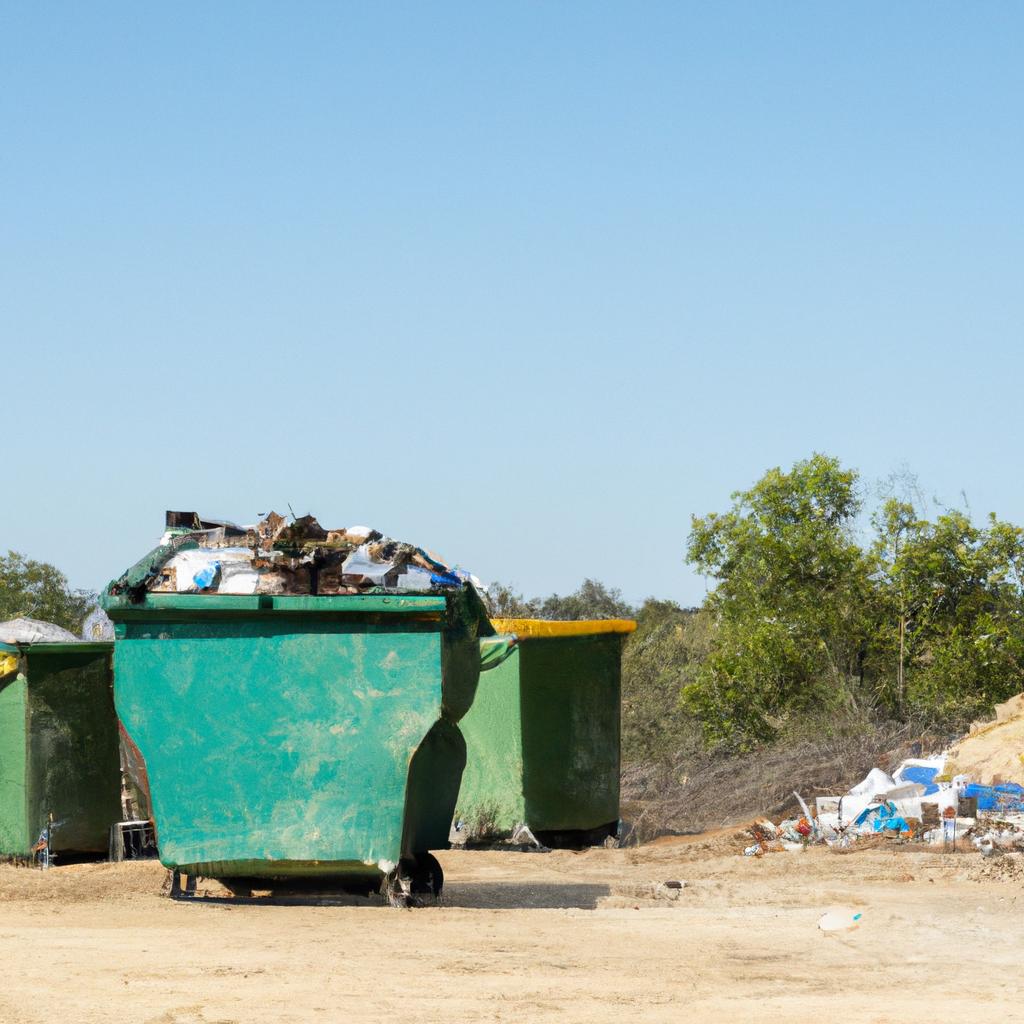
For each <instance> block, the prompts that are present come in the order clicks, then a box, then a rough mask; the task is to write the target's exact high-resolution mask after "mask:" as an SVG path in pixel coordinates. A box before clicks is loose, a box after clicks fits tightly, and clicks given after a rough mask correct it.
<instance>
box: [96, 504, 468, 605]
mask: <svg viewBox="0 0 1024 1024" xmlns="http://www.w3.org/2000/svg"><path fill="white" fill-rule="evenodd" d="M464 586H473V587H475V588H476V589H478V590H482V589H483V587H482V585H481V584H480V581H479V580H477V579H476V577H475V576H473V575H471V574H470V573H468V572H465V571H464V570H462V569H460V568H458V567H453V566H450V565H448V564H447V563H446V562H444V561H443V560H442V559H441V558H439V557H438V556H437V555H435V554H433V553H432V552H430V551H428V550H426V549H425V548H421V547H418V546H417V545H415V544H408V543H405V542H402V541H397V540H394V539H392V538H390V537H386V536H385V535H384V534H382V533H381V532H380V531H379V530H374V529H371V528H370V527H367V526H350V527H347V528H344V529H325V528H324V527H322V526H321V525H320V524H319V523H318V522H317V520H316V519H315V518H314V517H313V516H309V515H307V516H302V517H295V516H292V517H291V519H288V518H286V517H285V516H282V515H278V514H277V513H276V512H271V513H269V514H268V515H267V516H265V517H264V518H263V519H262V520H260V522H258V523H256V524H255V525H253V526H238V525H236V524H234V523H229V522H223V521H220V520H210V519H203V518H201V517H200V516H199V515H197V514H196V513H195V512H168V513H167V520H166V532H165V533H164V535H163V537H162V538H161V540H160V544H159V546H158V547H157V548H156V549H154V550H153V551H151V552H150V553H149V554H148V555H147V556H146V557H145V558H143V559H142V560H141V561H140V562H138V563H137V564H136V565H134V566H133V567H132V568H131V569H129V570H128V571H127V572H126V573H124V575H123V576H121V577H120V578H119V579H118V580H115V581H114V583H113V584H112V585H111V593H113V594H123V593H127V594H138V595H141V594H142V593H145V592H149V593H178V594H182V593H185V594H242V595H244V594H290V595H331V594H360V593H366V592H379V591H386V592H392V591H400V592H409V593H432V592H437V591H438V590H445V589H453V588H460V587H464Z"/></svg>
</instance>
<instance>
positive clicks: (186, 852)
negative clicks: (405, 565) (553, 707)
mask: <svg viewBox="0 0 1024 1024" xmlns="http://www.w3.org/2000/svg"><path fill="white" fill-rule="evenodd" d="M117 589H118V588H117V586H116V585H112V588H111V589H110V590H108V593H107V595H106V596H105V598H104V607H105V608H106V609H107V611H108V614H109V615H110V617H111V618H112V619H113V620H114V623H115V630H116V638H117V639H116V642H115V656H114V665H115V680H116V682H115V697H116V704H117V709H118V713H119V714H120V717H121V720H122V722H123V724H124V726H125V728H126V729H127V731H128V733H129V734H130V736H131V738H132V740H133V741H134V742H135V743H136V745H137V746H138V748H139V750H140V751H141V752H142V754H143V756H144V757H145V760H146V765H147V770H148V775H149V783H150V791H151V797H152V808H153V817H154V820H155V823H156V828H157V838H158V843H159V849H160V858H161V860H162V861H163V863H164V864H165V865H166V866H168V867H171V868H175V869H178V870H179V871H181V872H182V873H186V874H191V875H201V876H206V877H213V878H222V879H229V880H230V879H250V880H251V879H253V878H271V879H283V880H294V879H298V878H309V877H310V876H318V877H321V878H323V877H324V876H331V877H333V878H336V879H340V880H344V879H346V878H348V879H353V878H354V876H362V877H365V876H367V875H371V876H375V877H377V878H380V877H381V876H390V882H391V884H395V885H397V884H404V885H406V886H408V884H409V883H408V882H407V881H403V878H402V877H400V876H402V875H403V873H405V876H406V877H407V876H409V875H411V876H412V879H413V882H416V880H417V878H418V879H419V882H420V883H421V884H423V885H427V886H430V887H432V889H433V891H435V892H436V891H437V890H438V889H439V886H440V879H439V878H438V877H436V874H430V873H431V872H434V873H436V872H439V868H438V867H437V865H436V861H434V859H433V858H432V857H430V856H429V854H428V851H430V850H435V849H439V848H445V847H447V845H448V835H449V829H450V824H451V820H452V813H453V811H454V808H455V800H456V796H457V793H458V788H459V782H460V778H461V775H462V769H463V766H464V763H465V743H464V741H463V738H462V735H461V733H460V731H459V727H458V724H457V723H458V722H459V720H460V719H461V718H462V717H463V715H464V714H465V712H466V710H467V709H468V708H469V706H470V704H471V703H472V700H473V696H474V693H475V691H476V689H477V680H478V677H479V673H480V668H481V644H482V643H483V644H487V643H488V641H482V640H481V638H480V634H483V633H487V634H493V629H492V628H491V627H490V624H489V623H488V622H487V619H486V616H483V615H482V613H481V611H480V606H479V599H478V598H477V597H476V595H475V592H473V591H472V590H470V589H465V590H454V591H449V592H447V593H438V594H411V595H402V594H383V593H375V594H348V595H335V596H289V595H270V594H254V595H251V596H239V595H218V594H184V593H176V594H171V593H148V592H142V591H140V590H139V589H138V588H136V589H135V590H134V591H131V590H125V591H122V592H121V593H117ZM492 643H493V642H492ZM487 657H488V658H491V657H493V651H490V652H488V655H487ZM425 865H426V867H425ZM424 871H426V872H427V873H428V875H429V877H427V878H426V879H424V878H423V872H424ZM417 872H419V875H417ZM396 891H397V890H396Z"/></svg>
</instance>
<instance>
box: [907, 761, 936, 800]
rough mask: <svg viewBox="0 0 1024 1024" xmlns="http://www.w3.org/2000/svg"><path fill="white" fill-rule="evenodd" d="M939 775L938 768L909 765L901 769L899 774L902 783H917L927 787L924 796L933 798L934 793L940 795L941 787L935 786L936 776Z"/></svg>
mask: <svg viewBox="0 0 1024 1024" xmlns="http://www.w3.org/2000/svg"><path fill="white" fill-rule="evenodd" d="M938 774H939V770H938V768H925V767H923V766H921V765H907V766H906V767H905V768H901V769H900V772H899V775H900V782H901V783H903V782H916V783H918V784H919V785H921V786H924V787H925V789H924V793H923V794H922V796H931V795H932V794H933V793H938V791H939V787H938V786H937V785H936V784H935V776H936V775H938Z"/></svg>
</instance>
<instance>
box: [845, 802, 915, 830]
mask: <svg viewBox="0 0 1024 1024" xmlns="http://www.w3.org/2000/svg"><path fill="white" fill-rule="evenodd" d="M865 823H867V824H868V825H869V826H870V828H871V831H872V832H909V831H910V826H909V825H908V824H907V822H906V819H905V818H903V817H902V816H901V815H899V814H897V813H896V805H895V804H894V803H892V802H891V801H889V800H887V801H885V803H881V804H872V805H871V806H870V807H865V808H864V810H863V811H861V812H860V814H858V815H857V820H856V821H855V822H854V824H855V825H857V826H861V825H863V824H865Z"/></svg>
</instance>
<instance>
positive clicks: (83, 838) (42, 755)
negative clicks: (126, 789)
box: [25, 644, 121, 853]
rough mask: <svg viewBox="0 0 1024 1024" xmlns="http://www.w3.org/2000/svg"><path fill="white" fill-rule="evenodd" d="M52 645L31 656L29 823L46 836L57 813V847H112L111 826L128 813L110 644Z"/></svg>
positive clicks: (33, 649)
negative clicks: (79, 647) (47, 826)
mask: <svg viewBox="0 0 1024 1024" xmlns="http://www.w3.org/2000/svg"><path fill="white" fill-rule="evenodd" d="M49 646H50V645H47V644H37V645H33V646H32V647H30V648H28V653H27V654H26V659H25V660H26V662H27V665H28V671H27V676H28V734H29V760H28V764H29V778H28V792H27V796H28V801H27V802H28V817H29V825H30V827H31V829H32V830H34V831H35V833H36V835H38V833H39V830H40V829H41V828H42V825H43V823H44V822H46V821H47V820H48V818H49V816H50V815H51V814H52V815H53V820H54V822H55V823H57V824H56V827H55V828H54V829H53V832H52V835H51V838H50V848H51V849H52V850H54V851H56V852H58V853H59V852H61V851H70V850H74V851H76V852H79V853H106V852H107V849H108V847H109V843H110V826H111V825H112V824H113V823H114V822H115V821H118V820H120V818H121V764H120V757H119V753H118V731H117V716H116V714H115V712H114V702H113V694H112V692H111V677H110V645H109V644H108V645H106V646H105V647H102V646H101V647H100V649H99V650H98V651H88V650H85V651H77V650H74V649H73V648H72V649H70V650H68V649H64V650H50V649H48V648H49ZM62 646H64V645H62ZM68 646H70V645H68ZM83 646H85V645H83ZM34 838H35V836H33V839H34Z"/></svg>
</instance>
